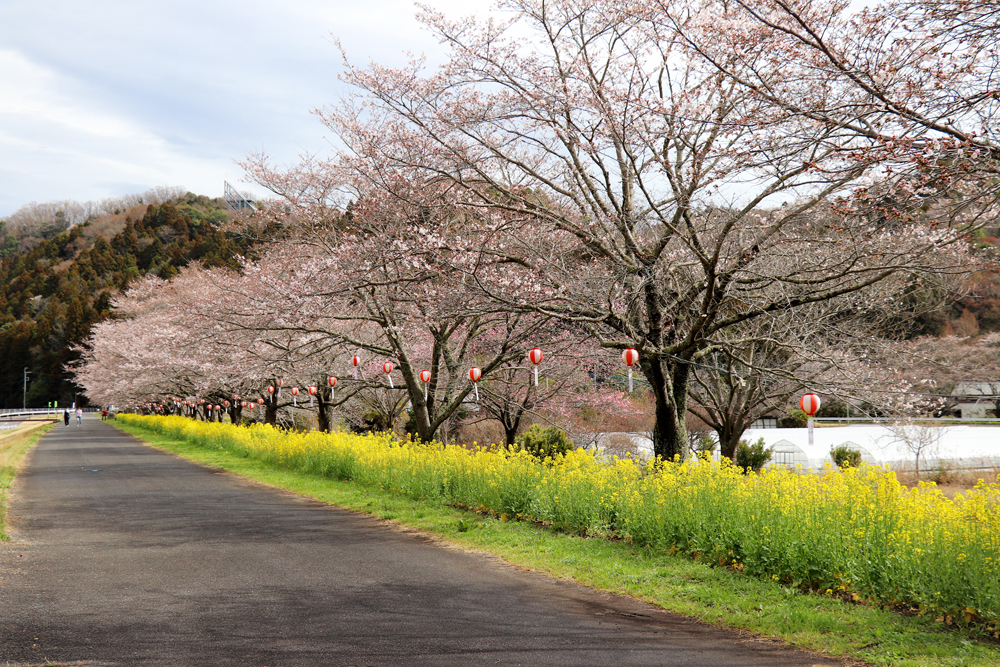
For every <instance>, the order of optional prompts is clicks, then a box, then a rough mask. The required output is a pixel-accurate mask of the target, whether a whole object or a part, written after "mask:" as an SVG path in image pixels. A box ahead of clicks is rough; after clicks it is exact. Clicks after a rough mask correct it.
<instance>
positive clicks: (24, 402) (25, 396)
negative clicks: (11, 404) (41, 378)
mask: <svg viewBox="0 0 1000 667" xmlns="http://www.w3.org/2000/svg"><path fill="white" fill-rule="evenodd" d="M28 375H29V374H28V367H27V366H25V367H24V389H22V390H21V410H22V411H24V410H27V409H28Z"/></svg>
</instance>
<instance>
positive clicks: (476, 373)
mask: <svg viewBox="0 0 1000 667" xmlns="http://www.w3.org/2000/svg"><path fill="white" fill-rule="evenodd" d="M481 377H483V371H482V370H480V368H479V366H473V367H472V368H470V369H469V379H470V380H472V389H473V391H475V392H476V402H477V403H478V402H479V384H478V383H479V378H481Z"/></svg>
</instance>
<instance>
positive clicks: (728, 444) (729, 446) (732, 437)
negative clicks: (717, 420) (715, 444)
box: [716, 424, 743, 461]
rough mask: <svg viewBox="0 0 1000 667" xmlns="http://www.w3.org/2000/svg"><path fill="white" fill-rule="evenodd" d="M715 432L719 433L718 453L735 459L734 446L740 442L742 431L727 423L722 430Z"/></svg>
mask: <svg viewBox="0 0 1000 667" xmlns="http://www.w3.org/2000/svg"><path fill="white" fill-rule="evenodd" d="M716 433H718V435H719V454H720V455H721V456H724V457H725V458H727V459H729V460H730V461H735V460H736V448H737V447H738V446H739V444H740V438H742V437H743V431H742V430H740V429H736V428H732V426H731V425H729V424H727V425H726V426H725V427H724V428H723V429H722V431H716Z"/></svg>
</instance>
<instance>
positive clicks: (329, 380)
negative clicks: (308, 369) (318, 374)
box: [326, 375, 337, 388]
mask: <svg viewBox="0 0 1000 667" xmlns="http://www.w3.org/2000/svg"><path fill="white" fill-rule="evenodd" d="M326 383H327V384H328V385H330V387H331V388H333V387H336V386H337V378H335V377H333V376H332V375H331V376H330V377H328V378H327V379H326Z"/></svg>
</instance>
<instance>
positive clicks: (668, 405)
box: [642, 359, 688, 461]
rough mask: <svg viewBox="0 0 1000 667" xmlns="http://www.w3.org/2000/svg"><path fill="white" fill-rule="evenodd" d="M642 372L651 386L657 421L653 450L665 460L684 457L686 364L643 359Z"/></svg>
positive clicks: (685, 450)
mask: <svg viewBox="0 0 1000 667" xmlns="http://www.w3.org/2000/svg"><path fill="white" fill-rule="evenodd" d="M642 370H643V374H644V375H645V376H646V379H647V380H649V383H650V385H651V386H652V388H653V396H654V398H655V405H656V412H655V417H656V422H655V424H654V425H653V453H654V454H655V455H656V456H658V457H660V458H661V459H663V460H664V461H673V460H674V459H676V458H680V459H682V460H683V459H684V457H685V456H686V454H687V425H686V424H685V422H684V417H685V415H686V414H687V380H688V366H687V365H686V364H683V363H667V362H664V361H662V360H657V359H652V360H647V361H645V362H643V364H642Z"/></svg>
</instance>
